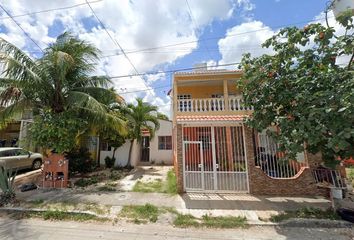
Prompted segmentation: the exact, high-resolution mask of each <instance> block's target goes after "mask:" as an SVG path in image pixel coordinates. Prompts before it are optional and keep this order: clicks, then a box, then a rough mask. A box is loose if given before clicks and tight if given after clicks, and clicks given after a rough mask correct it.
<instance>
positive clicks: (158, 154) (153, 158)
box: [150, 120, 173, 165]
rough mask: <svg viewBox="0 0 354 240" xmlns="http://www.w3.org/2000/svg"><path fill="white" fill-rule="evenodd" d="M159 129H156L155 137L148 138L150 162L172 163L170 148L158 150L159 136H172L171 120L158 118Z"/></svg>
mask: <svg viewBox="0 0 354 240" xmlns="http://www.w3.org/2000/svg"><path fill="white" fill-rule="evenodd" d="M159 122H160V129H159V130H157V131H156V133H155V137H154V138H152V139H151V140H150V162H154V163H157V164H159V163H162V162H163V163H164V164H168V165H170V164H172V156H173V155H172V149H170V150H159V140H158V139H159V138H158V137H159V136H172V122H171V121H165V120H159Z"/></svg>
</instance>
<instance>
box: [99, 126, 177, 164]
mask: <svg viewBox="0 0 354 240" xmlns="http://www.w3.org/2000/svg"><path fill="white" fill-rule="evenodd" d="M159 121H160V129H159V130H157V131H156V133H155V137H154V138H153V139H151V140H150V162H154V163H157V164H160V163H162V162H163V163H164V164H167V165H169V164H172V149H171V150H159V146H158V137H159V136H172V122H171V121H165V120H159ZM129 147H130V141H129V140H128V141H126V142H125V143H124V144H123V146H121V147H120V148H118V149H117V150H116V152H115V158H116V162H115V164H114V165H115V166H126V165H127V162H128V157H129ZM140 148H141V147H140V144H138V143H137V141H135V142H134V144H133V149H132V159H131V165H132V166H136V165H137V164H138V163H139V161H140V154H141V150H140ZM112 154H113V150H111V151H101V153H100V164H101V165H104V164H105V162H104V159H105V158H106V157H107V156H108V157H112Z"/></svg>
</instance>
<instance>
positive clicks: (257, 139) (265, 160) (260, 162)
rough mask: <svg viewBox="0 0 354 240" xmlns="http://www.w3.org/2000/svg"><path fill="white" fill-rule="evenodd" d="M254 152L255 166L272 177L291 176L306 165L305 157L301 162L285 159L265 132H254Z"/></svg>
mask: <svg viewBox="0 0 354 240" xmlns="http://www.w3.org/2000/svg"><path fill="white" fill-rule="evenodd" d="M254 153H255V161H256V162H255V164H256V166H258V167H260V168H261V169H262V170H263V171H264V172H265V173H266V174H267V175H268V176H270V177H273V178H293V177H294V176H296V174H297V173H298V172H299V171H300V170H301V168H302V167H306V166H308V164H307V162H306V161H305V159H302V161H301V162H300V161H298V160H296V159H294V160H287V159H285V158H284V154H283V153H282V152H280V151H279V146H278V144H277V143H276V142H275V140H274V139H273V138H272V137H271V136H269V135H267V134H266V133H257V132H255V133H254Z"/></svg>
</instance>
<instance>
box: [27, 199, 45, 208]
mask: <svg viewBox="0 0 354 240" xmlns="http://www.w3.org/2000/svg"><path fill="white" fill-rule="evenodd" d="M28 203H29V204H31V205H32V206H33V207H40V206H42V205H43V204H44V200H43V199H36V200H32V201H29V202H28Z"/></svg>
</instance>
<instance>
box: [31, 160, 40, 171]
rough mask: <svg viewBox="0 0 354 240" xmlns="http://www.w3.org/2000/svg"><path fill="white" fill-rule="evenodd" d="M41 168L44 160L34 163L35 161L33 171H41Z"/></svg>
mask: <svg viewBox="0 0 354 240" xmlns="http://www.w3.org/2000/svg"><path fill="white" fill-rule="evenodd" d="M41 166H42V160H40V159H37V160H34V161H33V164H32V169H33V170H36V169H40V168H41Z"/></svg>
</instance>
